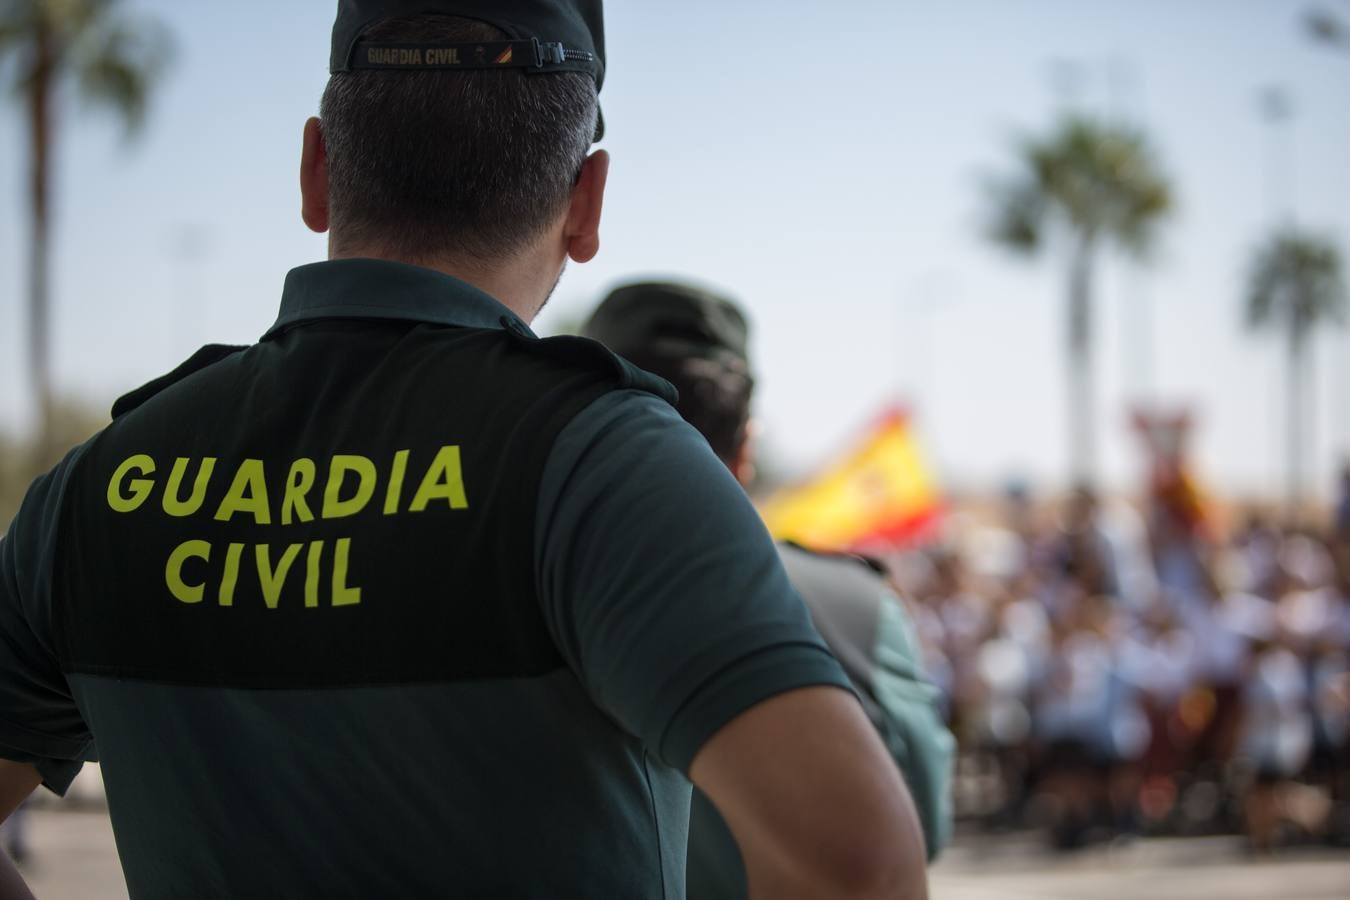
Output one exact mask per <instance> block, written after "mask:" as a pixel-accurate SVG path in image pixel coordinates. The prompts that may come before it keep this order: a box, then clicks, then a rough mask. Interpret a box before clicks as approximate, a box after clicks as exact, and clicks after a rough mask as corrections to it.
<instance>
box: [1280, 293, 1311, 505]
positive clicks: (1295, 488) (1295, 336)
mask: <svg viewBox="0 0 1350 900" xmlns="http://www.w3.org/2000/svg"><path fill="white" fill-rule="evenodd" d="M1295 315H1296V316H1297V314H1295ZM1308 331H1309V329H1307V328H1306V327H1305V326H1304V324H1303V323H1302V322H1301V321H1299V320H1298V319H1297V318H1295V320H1294V321H1293V322H1291V323H1290V325H1289V347H1288V351H1289V359H1288V361H1287V369H1288V371H1287V372H1286V373H1285V374H1286V376H1287V379H1288V381H1287V384H1286V389H1287V390H1288V392H1289V395H1288V397H1286V398H1285V404H1286V406H1287V410H1288V411H1287V412H1286V414H1285V427H1286V428H1287V429H1288V433H1287V434H1286V435H1285V437H1286V439H1287V440H1288V442H1289V443H1288V445H1287V448H1286V452H1287V454H1288V459H1287V460H1286V469H1285V477H1286V478H1287V482H1286V485H1285V508H1286V509H1287V510H1288V515H1289V519H1290V522H1291V523H1293V522H1297V521H1298V520H1299V518H1300V515H1301V513H1302V505H1303V420H1304V416H1303V400H1304V395H1305V393H1306V392H1305V390H1304V386H1303V385H1304V363H1305V361H1306V360H1305V356H1306V353H1305V350H1306V349H1307V336H1308Z"/></svg>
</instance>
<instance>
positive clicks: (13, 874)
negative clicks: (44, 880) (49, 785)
mask: <svg viewBox="0 0 1350 900" xmlns="http://www.w3.org/2000/svg"><path fill="white" fill-rule="evenodd" d="M41 783H42V776H41V775H40V774H39V773H38V770H37V769H36V768H34V767H33V766H31V765H29V764H28V763H19V762H12V761H11V760H8V759H0V822H3V821H5V820H6V819H8V818H9V817H10V814H11V813H13V812H14V810H16V809H18V808H19V804H20V803H22V802H23V801H24V800H26V799H27V798H28V795H29V794H31V793H33V791H34V790H35V789H36V788H37V786H38V785H39V784H41ZM0 900H33V892H32V891H30V890H28V885H26V884H24V881H23V876H22V875H20V874H19V870H18V869H16V868H14V863H13V861H12V860H10V858H9V854H8V853H5V852H3V851H0Z"/></svg>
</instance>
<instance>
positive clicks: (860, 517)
mask: <svg viewBox="0 0 1350 900" xmlns="http://www.w3.org/2000/svg"><path fill="white" fill-rule="evenodd" d="M760 511H761V514H762V515H763V516H764V522H765V524H767V525H768V527H769V532H770V533H771V534H772V535H773V536H774V537H775V538H777V539H779V540H790V541H794V542H796V543H798V544H801V545H803V546H805V547H810V548H813V549H816V550H852V551H865V550H870V551H872V552H877V551H882V550H887V549H894V548H895V547H898V546H903V545H906V544H911V543H913V542H914V541H916V540H917V539H919V538H920V537H922V536H923V535H924V534H925V533H927V532H928V530H929V529H930V528H931V527H932V526H933V525H934V524H935V523H936V521H937V519H938V516H939V513H940V512H941V500H940V498H939V496H938V491H937V485H936V483H935V482H934V479H933V476H932V474H931V473H930V472H929V469H928V466H927V464H926V463H925V462H924V459H923V454H922V452H921V451H920V449H919V445H918V441H917V440H916V439H915V437H914V433H913V431H912V430H911V429H910V427H909V417H908V416H907V415H906V414H905V413H904V412H902V411H901V410H899V409H889V410H887V411H886V412H885V413H884V414H883V415H882V416H881V417H880V418H879V419H878V420H877V422H876V423H875V424H874V425H873V426H872V428H871V429H870V430H869V431H868V432H867V433H866V435H865V436H864V438H863V440H862V441H861V442H860V443H859V444H858V446H857V447H856V448H855V449H854V450H853V451H852V452H851V453H849V454H848V455H847V456H845V457H844V458H843V459H842V460H840V461H839V462H838V463H837V464H835V465H834V466H832V467H831V468H829V469H827V470H825V471H824V472H822V473H821V474H819V475H817V476H816V477H815V478H812V479H811V480H810V481H807V482H806V483H804V484H800V485H797V486H795V487H790V488H787V489H785V490H783V491H780V492H779V493H777V494H774V495H773V496H771V497H769V499H768V500H766V501H765V502H764V503H763V504H762V506H761V510H760Z"/></svg>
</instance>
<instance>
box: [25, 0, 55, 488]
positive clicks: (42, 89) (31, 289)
mask: <svg viewBox="0 0 1350 900" xmlns="http://www.w3.org/2000/svg"><path fill="white" fill-rule="evenodd" d="M55 62H56V47H55V35H53V34H52V30H51V26H50V24H49V23H48V22H46V21H45V20H44V17H43V16H42V15H41V14H39V15H38V25H37V33H36V35H35V36H34V46H33V69H32V81H31V82H30V84H29V86H28V105H29V123H28V124H29V138H30V140H31V143H30V153H31V156H30V159H29V165H30V169H29V174H30V182H29V203H30V207H29V212H30V216H31V220H30V222H29V225H30V228H31V230H30V233H29V241H30V244H29V256H28V376H29V384H30V386H31V388H32V390H33V399H34V403H35V405H36V407H37V408H36V413H37V419H38V437H37V443H36V446H35V448H34V449H35V456H36V461H37V463H38V465H39V467H40V468H42V469H45V468H46V467H47V466H49V465H51V463H52V462H53V459H52V457H53V455H54V454H55V452H56V449H57V448H56V446H55V437H54V435H53V433H52V432H53V419H54V412H55V411H54V409H53V406H54V403H53V396H52V380H51V377H52V376H51V354H50V350H51V331H50V311H51V296H50V292H51V280H50V275H51V260H50V238H51V202H50V200H51V171H50V170H51V147H52V121H51V93H52V81H53V75H54V73H55Z"/></svg>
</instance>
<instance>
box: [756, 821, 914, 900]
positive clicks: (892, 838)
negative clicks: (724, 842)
mask: <svg viewBox="0 0 1350 900" xmlns="http://www.w3.org/2000/svg"><path fill="white" fill-rule="evenodd" d="M855 823H856V824H855ZM864 823H865V824H864ZM889 824H890V823H879V822H876V821H870V822H869V821H868V820H867V817H865V816H863V817H860V818H858V819H853V820H852V822H850V824H849V825H848V826H847V827H845V828H842V829H832V830H831V833H830V834H822V835H821V836H820V841H819V842H818V843H816V844H815V846H814V847H813V848H812V852H809V853H804V854H802V855H801V856H799V857H798V859H797V866H796V867H795V868H796V870H797V871H796V872H795V873H793V874H792V875H791V876H790V880H792V881H794V882H796V883H795V884H793V885H792V886H791V887H787V886H784V885H781V884H780V885H778V886H777V887H776V888H775V889H770V890H754V888H755V884H754V881H755V878H754V874H753V872H752V874H751V887H752V891H751V895H752V896H754V897H765V898H767V897H788V896H793V897H796V896H801V897H838V898H841V900H845V898H846V900H882V898H885V900H926V898H927V897H928V873H927V870H926V864H927V852H926V850H925V848H924V840H923V834H922V832H921V831H920V830H919V827H918V823H917V822H916V821H913V819H911V821H910V822H909V823H907V825H902V826H900V827H894V826H892V827H887V826H888V825H889ZM764 886H765V887H766V888H767V887H768V885H767V884H766V885H764Z"/></svg>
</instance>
